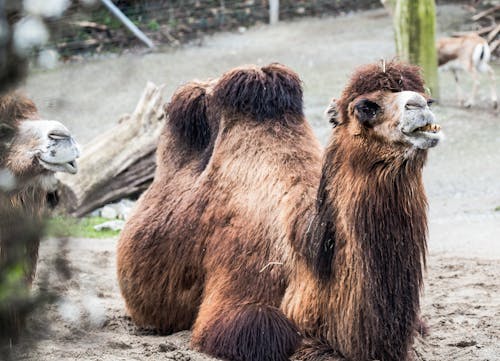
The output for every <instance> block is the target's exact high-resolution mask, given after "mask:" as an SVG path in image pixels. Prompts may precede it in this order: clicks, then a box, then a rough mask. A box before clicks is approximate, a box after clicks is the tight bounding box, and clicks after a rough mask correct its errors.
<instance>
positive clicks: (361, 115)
mask: <svg viewBox="0 0 500 361" xmlns="http://www.w3.org/2000/svg"><path fill="white" fill-rule="evenodd" d="M379 111H380V106H379V105H378V104H377V103H375V102H372V101H371V100H368V99H361V100H359V101H358V102H357V103H356V104H355V105H354V114H355V116H356V118H357V119H358V121H359V122H360V123H361V124H363V125H365V126H371V125H373V123H374V122H375V119H377V115H378V114H379Z"/></svg>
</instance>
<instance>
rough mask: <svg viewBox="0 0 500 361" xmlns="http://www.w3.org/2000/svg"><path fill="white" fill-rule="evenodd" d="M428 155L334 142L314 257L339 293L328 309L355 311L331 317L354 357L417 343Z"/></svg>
mask: <svg viewBox="0 0 500 361" xmlns="http://www.w3.org/2000/svg"><path fill="white" fill-rule="evenodd" d="M373 154H384V156H383V157H382V156H380V157H374V156H373ZM425 157H426V153H425V152H420V153H415V154H413V155H412V156H411V158H405V157H404V156H403V155H402V154H398V153H395V152H380V150H379V149H370V148H368V147H367V146H366V144H363V146H360V147H358V148H352V145H350V147H349V148H347V149H345V148H343V147H342V144H333V145H331V146H330V147H329V148H328V149H327V152H326V155H325V162H324V166H323V173H322V178H321V179H322V181H321V183H320V186H319V189H318V203H317V207H316V216H315V221H314V227H313V230H312V231H310V236H311V239H310V241H311V243H312V244H313V245H314V247H313V249H315V250H316V251H315V253H314V258H313V259H311V261H312V265H313V268H314V269H315V271H316V274H317V275H318V277H319V278H320V282H324V281H328V282H329V283H330V284H331V285H332V288H331V292H333V294H332V295H331V296H332V297H336V299H337V300H339V301H337V302H336V303H335V306H333V308H334V309H329V310H328V311H327V313H330V312H332V313H333V314H336V315H343V314H346V313H351V319H352V320H353V321H354V322H352V323H350V324H349V325H346V324H345V323H342V321H340V320H336V321H333V322H331V323H332V327H334V328H335V330H334V332H333V333H334V334H335V336H334V337H335V338H336V339H337V340H336V341H334V342H335V343H337V344H339V347H340V349H342V350H344V352H345V353H346V354H348V356H350V357H352V358H354V359H359V360H365V359H366V360H368V359H383V360H404V359H406V353H407V351H408V348H409V347H410V345H411V342H412V338H413V332H414V323H415V321H416V317H417V314H418V311H419V292H420V289H421V286H422V271H423V267H424V266H425V252H426V235H427V219H426V210H427V203H426V197H425V193H424V188H423V184H422V176H421V171H422V167H423V165H424V163H425ZM339 295H340V297H339ZM343 300H344V301H343ZM345 300H350V301H349V302H347V301H345ZM343 302H346V303H343ZM327 317H330V316H327ZM333 317H335V316H333ZM356 345H358V346H356Z"/></svg>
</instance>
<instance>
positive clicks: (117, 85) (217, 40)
mask: <svg viewBox="0 0 500 361" xmlns="http://www.w3.org/2000/svg"><path fill="white" fill-rule="evenodd" d="M464 16H465V14H464V12H463V11H462V10H461V9H460V8H459V7H457V6H447V7H444V8H443V7H442V8H440V9H439V21H438V24H439V28H440V32H441V33H443V34H444V33H447V32H449V31H451V30H454V29H457V28H458V26H459V24H460V23H461V21H462V19H463V18H464ZM393 54H394V45H393V35H392V30H391V20H390V19H389V17H388V16H386V15H385V14H384V12H383V11H369V12H363V13H359V14H354V15H349V16H345V17H340V18H323V19H304V20H300V21H296V22H292V23H282V24H279V25H277V26H275V27H272V28H271V27H267V26H262V27H259V28H255V29H250V30H248V31H247V32H246V33H244V34H218V35H215V36H213V37H208V38H206V39H205V40H204V41H203V45H202V46H187V47H185V48H183V49H179V50H171V51H165V52H161V53H150V54H142V55H137V54H136V55H126V56H121V57H115V56H113V57H108V58H105V59H98V60H95V61H92V62H86V63H79V64H69V65H64V66H61V67H59V68H57V69H55V70H53V71H48V72H42V71H35V72H34V73H33V74H32V76H30V78H29V79H28V80H27V83H26V85H25V89H26V91H27V93H28V94H29V95H30V96H32V97H33V98H34V99H35V101H36V102H37V103H38V104H39V106H40V108H41V112H42V114H43V115H44V116H46V117H47V118H54V119H59V120H62V121H64V122H65V123H66V124H68V125H69V126H70V128H71V129H72V130H73V132H74V133H75V134H76V136H77V138H79V140H80V142H81V143H85V142H87V141H89V140H90V139H92V138H93V137H95V136H98V135H99V133H100V132H102V131H103V130H104V129H107V128H109V127H111V126H112V125H113V124H114V123H115V122H116V121H117V120H118V119H119V117H120V115H121V114H123V113H126V112H130V111H131V110H132V109H133V108H134V106H135V104H136V102H137V100H138V97H139V95H140V93H141V91H142V89H143V87H144V84H145V83H146V81H148V80H151V81H153V82H155V83H165V84H166V85H167V86H166V91H165V98H166V99H168V97H169V96H170V94H171V92H172V91H173V90H174V89H175V87H176V86H178V85H179V84H181V83H182V82H185V81H188V80H190V79H193V78H200V79H205V78H208V77H216V76H218V75H220V74H221V73H222V72H224V71H226V70H228V69H229V68H231V67H233V66H236V65H240V64H244V63H258V64H265V63H268V62H271V61H279V62H282V63H285V64H287V65H289V66H291V67H292V68H294V69H295V70H296V71H297V72H298V73H299V74H300V75H301V77H302V79H303V81H304V87H305V104H306V115H307V117H308V119H309V120H310V122H311V123H312V124H313V126H314V128H315V131H316V134H317V135H318V137H319V138H320V139H321V140H322V142H325V141H326V139H327V136H328V134H329V132H330V130H329V127H328V125H327V123H326V122H325V120H324V119H323V117H322V113H323V110H324V109H325V107H326V105H327V104H328V101H329V99H330V98H331V97H334V96H338V95H339V93H340V91H341V89H342V87H343V85H344V84H345V81H346V79H347V77H348V76H349V74H350V72H351V71H352V69H353V67H354V66H356V65H358V64H362V63H366V62H371V61H376V60H378V59H379V58H381V57H386V58H390V57H392V56H393ZM495 69H496V71H497V74H500V66H498V64H496V65H495ZM483 84H486V82H483ZM469 86H470V82H468V83H467V84H466V85H464V88H465V89H469ZM497 91H498V90H497ZM477 103H478V105H477V106H476V107H474V108H473V109H472V110H466V109H460V108H458V107H456V100H455V89H454V85H453V81H452V78H451V76H450V75H449V74H442V75H441V103H440V105H438V106H436V107H435V112H436V115H437V117H438V119H440V123H441V125H442V126H443V129H444V131H445V133H446V135H447V140H446V141H445V142H444V143H443V144H442V145H440V146H439V147H438V148H436V149H433V150H432V151H431V154H430V159H429V162H428V165H427V167H426V170H425V172H424V178H425V183H426V188H427V192H428V196H429V203H430V238H429V253H430V256H429V262H428V263H429V267H428V272H427V281H426V287H425V293H424V295H423V300H422V302H423V309H422V311H423V316H424V318H425V319H426V320H428V323H429V325H430V327H431V334H430V335H429V336H428V337H427V338H425V339H418V340H417V342H416V344H415V352H416V355H417V357H416V359H417V360H429V361H430V360H436V361H438V360H439V361H442V360H461V361H465V360H482V361H486V360H489V361H491V360H500V277H499V275H500V246H499V244H498V243H499V241H500V212H498V211H495V210H494V209H495V207H497V206H500V152H499V149H500V117H499V113H498V112H494V111H493V110H491V109H490V107H489V105H490V104H489V103H488V89H487V88H486V87H482V88H481V89H480V94H479V99H478V101H477ZM116 241H117V240H116V239H107V240H89V239H69V240H60V239H50V240H47V241H45V242H44V243H43V244H42V247H41V258H40V259H41V261H40V268H39V275H44V274H45V275H49V277H50V281H51V282H50V284H51V285H52V286H53V287H55V289H56V290H57V291H58V292H60V293H61V294H62V295H63V298H62V300H61V301H59V302H58V303H54V304H51V305H49V306H47V307H46V308H45V309H44V310H42V311H41V312H40V313H39V314H36V315H34V318H33V320H32V322H31V323H30V330H31V336H32V337H31V338H37V339H39V338H41V340H40V342H38V343H37V344H36V345H35V346H34V347H28V341H29V339H30V338H28V339H27V340H26V341H25V342H23V343H21V344H20V345H19V346H17V347H15V348H14V353H15V355H16V357H18V358H19V359H23V360H51V361H55V360H77V359H78V360H185V361H187V360H194V361H196V360H208V358H207V357H206V356H203V355H200V354H197V353H195V352H193V351H190V350H189V349H188V339H189V333H188V332H183V333H180V334H175V335H172V336H169V337H162V336H157V335H154V334H152V333H151V332H148V331H147V330H137V329H136V328H135V327H134V326H133V325H132V324H131V322H130V320H129V319H128V318H127V316H126V314H125V311H124V307H123V301H122V299H121V298H120V295H119V291H118V288H117V284H116V278H115V248H116ZM61 250H63V251H64V252H63V254H65V255H66V258H65V263H64V264H63V265H62V266H61V262H60V260H59V261H57V262H56V264H57V265H58V267H55V266H54V260H55V257H56V255H58V254H61ZM56 268H57V269H58V270H59V272H54V269H56ZM61 270H62V271H61ZM47 321H48V322H47Z"/></svg>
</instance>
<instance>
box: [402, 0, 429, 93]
mask: <svg viewBox="0 0 500 361" xmlns="http://www.w3.org/2000/svg"><path fill="white" fill-rule="evenodd" d="M394 30H395V33H396V50H397V53H398V56H399V57H400V58H401V59H402V60H405V61H408V62H409V63H412V64H415V65H419V66H421V67H422V69H423V75H424V79H425V82H426V85H427V87H428V88H429V89H430V92H431V94H432V96H433V97H434V98H439V85H438V73H437V67H438V61H437V52H436V5H435V3H434V0H412V1H408V0H397V3H396V8H395V12H394Z"/></svg>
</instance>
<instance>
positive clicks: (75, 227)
mask: <svg viewBox="0 0 500 361" xmlns="http://www.w3.org/2000/svg"><path fill="white" fill-rule="evenodd" d="M107 221H109V219H106V218H102V217H84V218H74V217H68V216H56V217H52V218H50V219H48V221H47V224H46V229H45V234H46V235H47V236H49V237H82V238H110V237H116V236H117V235H118V234H119V233H120V232H119V231H111V230H103V231H96V230H95V229H94V226H96V225H98V224H101V223H104V222H107Z"/></svg>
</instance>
